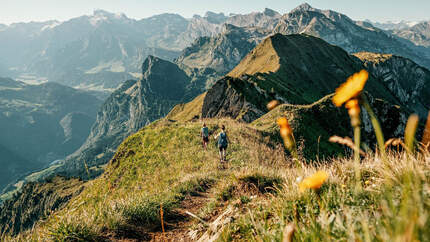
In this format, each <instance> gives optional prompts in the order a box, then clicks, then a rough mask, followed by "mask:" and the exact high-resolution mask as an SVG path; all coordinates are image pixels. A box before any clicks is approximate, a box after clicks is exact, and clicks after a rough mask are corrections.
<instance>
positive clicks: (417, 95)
mask: <svg viewBox="0 0 430 242" xmlns="http://www.w3.org/2000/svg"><path fill="white" fill-rule="evenodd" d="M354 55H355V56H357V57H358V58H360V59H361V60H362V61H363V62H364V66H365V67H366V68H367V69H368V70H369V72H371V73H372V75H373V76H375V77H376V78H377V79H378V80H380V81H381V82H382V83H383V84H384V86H385V87H386V88H387V89H388V90H389V91H390V92H391V93H392V94H393V95H394V96H395V97H397V99H398V100H399V101H400V103H401V104H402V106H404V107H407V108H408V109H410V110H413V111H414V112H415V113H417V114H419V115H420V117H421V118H423V119H425V118H426V117H427V112H428V110H429V109H430V99H429V97H430V71H429V70H427V69H426V68H424V67H422V66H419V65H417V64H416V63H414V62H413V61H411V60H409V59H407V58H403V57H400V56H393V55H383V54H374V53H368V52H362V53H357V54H354Z"/></svg>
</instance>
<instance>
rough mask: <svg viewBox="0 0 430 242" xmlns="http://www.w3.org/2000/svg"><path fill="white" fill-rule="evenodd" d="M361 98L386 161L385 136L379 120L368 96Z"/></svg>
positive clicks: (380, 151)
mask: <svg viewBox="0 0 430 242" xmlns="http://www.w3.org/2000/svg"><path fill="white" fill-rule="evenodd" d="M361 98H362V100H363V106H364V108H365V109H366V111H367V113H369V116H370V121H371V122H372V126H373V129H374V130H375V135H376V141H377V142H378V148H379V153H380V154H381V156H382V159H383V160H384V161H386V159H387V156H386V154H385V145H384V144H385V141H384V134H383V133H382V129H381V125H380V124H379V121H378V118H377V117H376V115H375V113H374V112H373V110H372V108H371V107H370V104H369V101H368V100H367V97H366V95H364V94H362V95H361Z"/></svg>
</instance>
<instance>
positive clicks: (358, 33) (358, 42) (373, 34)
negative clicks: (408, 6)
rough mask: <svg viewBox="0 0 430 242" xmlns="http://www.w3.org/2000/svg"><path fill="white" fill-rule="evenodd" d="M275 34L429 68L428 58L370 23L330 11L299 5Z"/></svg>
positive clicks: (276, 29)
mask: <svg viewBox="0 0 430 242" xmlns="http://www.w3.org/2000/svg"><path fill="white" fill-rule="evenodd" d="M274 32H276V33H282V34H298V33H305V34H310V35H313V36H315V37H319V38H322V39H324V40H325V41H327V42H329V43H330V44H334V45H337V46H339V47H342V48H343V49H345V50H346V51H348V52H350V53H354V52H360V51H369V52H376V53H388V54H396V55H400V56H404V57H408V58H410V59H412V60H414V61H415V62H417V63H419V64H420V65H424V66H426V67H430V58H428V57H425V55H423V53H422V52H420V51H417V50H415V49H414V48H412V47H410V45H406V44H404V43H402V42H401V41H399V40H398V39H397V38H395V37H394V36H392V35H390V34H389V33H386V32H384V31H382V30H380V29H377V28H375V27H373V26H372V25H371V24H367V23H360V22H354V21H353V20H351V19H350V18H349V17H347V16H345V15H343V14H340V13H337V12H334V11H331V10H320V9H316V8H313V7H312V6H310V5H308V4H303V5H300V6H299V7H297V8H295V9H294V10H292V11H291V12H289V13H288V14H285V15H284V16H282V18H281V20H280V21H279V23H278V25H277V26H276V27H275V29H274Z"/></svg>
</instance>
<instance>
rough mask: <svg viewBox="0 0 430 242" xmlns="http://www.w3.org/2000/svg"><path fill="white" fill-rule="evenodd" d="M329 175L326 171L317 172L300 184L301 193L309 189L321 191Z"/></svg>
mask: <svg viewBox="0 0 430 242" xmlns="http://www.w3.org/2000/svg"><path fill="white" fill-rule="evenodd" d="M327 178H328V174H327V172H325V171H317V172H316V173H315V174H313V175H312V176H310V177H307V178H305V179H304V180H303V181H302V182H301V183H300V184H299V188H300V191H304V190H306V189H307V188H310V189H314V190H317V189H320V188H321V186H322V184H323V183H324V182H325V181H326V180H327Z"/></svg>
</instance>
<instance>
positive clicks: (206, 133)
mask: <svg viewBox="0 0 430 242" xmlns="http://www.w3.org/2000/svg"><path fill="white" fill-rule="evenodd" d="M200 133H201V136H202V142H203V149H205V150H206V149H207V146H208V142H209V128H208V127H207V126H206V123H203V127H202V130H201V132H200Z"/></svg>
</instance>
